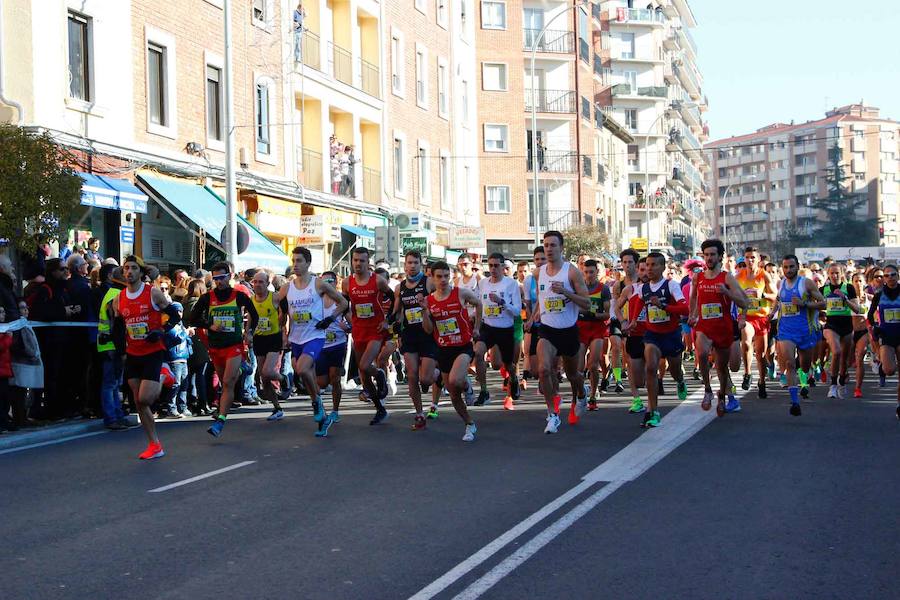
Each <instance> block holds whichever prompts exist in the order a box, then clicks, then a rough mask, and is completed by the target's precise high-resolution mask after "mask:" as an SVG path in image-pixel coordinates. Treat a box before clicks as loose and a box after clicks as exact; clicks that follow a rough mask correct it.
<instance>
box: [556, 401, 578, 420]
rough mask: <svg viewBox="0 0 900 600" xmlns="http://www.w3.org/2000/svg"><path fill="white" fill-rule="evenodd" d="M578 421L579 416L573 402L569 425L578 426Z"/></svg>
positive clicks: (570, 409)
mask: <svg viewBox="0 0 900 600" xmlns="http://www.w3.org/2000/svg"><path fill="white" fill-rule="evenodd" d="M557 397H558V396H557ZM578 421H579V418H578V415H577V414H575V400H572V405H571V406H570V407H569V425H577V424H578Z"/></svg>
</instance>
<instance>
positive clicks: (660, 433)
mask: <svg viewBox="0 0 900 600" xmlns="http://www.w3.org/2000/svg"><path fill="white" fill-rule="evenodd" d="M741 395H743V394H741ZM702 397H703V390H702V389H700V390H698V391H696V392H694V393H693V394H691V396H690V397H689V398H688V399H687V400H685V401H684V402H682V403H681V404H679V405H678V406H676V407H675V408H674V409H673V410H671V411H669V412H668V413H667V414H666V416H665V418H664V419H663V426H662V427H659V428H656V429H652V430H650V431H646V432H644V433H643V434H642V435H641V436H640V437H638V438H636V439H635V440H634V441H633V442H631V443H630V444H628V446H626V447H625V448H623V449H622V450H620V451H619V452H618V453H616V454H615V455H613V456H612V457H611V458H609V459H608V460H606V461H605V462H603V463H602V464H600V465H599V466H598V467H597V468H595V469H593V470H592V471H590V472H589V473H587V474H586V475H585V476H584V477H582V482H581V483H580V484H578V485H576V486H575V487H573V488H572V489H570V490H569V491H567V492H566V493H564V494H563V495H561V496H559V497H558V498H556V499H555V500H553V501H552V502H550V503H548V504H547V505H545V506H544V507H543V508H541V509H540V510H538V511H537V512H535V513H533V514H532V515H531V516H529V517H528V518H527V519H525V520H524V521H522V522H520V523H519V524H517V525H515V526H514V527H513V528H511V529H509V530H508V531H507V532H506V533H504V534H502V535H501V536H500V537H498V538H497V539H495V540H493V541H492V542H490V543H488V544H487V545H486V546H484V547H483V548H481V549H480V550H478V551H477V552H476V553H475V554H473V555H472V556H470V557H469V558H467V559H466V560H464V561H463V562H461V563H459V564H458V565H456V566H455V567H454V568H453V569H451V570H450V571H448V572H447V573H446V574H444V575H443V576H441V577H440V578H438V579H436V580H435V581H434V582H432V583H431V584H429V585H428V586H426V587H425V588H423V589H422V590H420V591H419V592H418V593H416V594H415V595H413V596H412V597H411V598H412V599H413V600H428V599H430V598H433V597H434V596H436V595H437V594H439V593H441V592H442V591H443V590H445V589H446V588H447V587H449V586H450V585H452V584H453V583H454V582H456V581H457V580H458V579H460V578H461V577H462V576H463V575H465V574H466V573H468V572H469V571H471V570H472V569H474V568H475V567H477V566H478V565H480V564H482V563H484V562H485V561H486V560H487V559H488V558H490V557H491V556H492V555H494V554H496V553H497V552H499V551H500V550H502V549H503V548H504V547H505V546H507V545H508V544H509V543H510V542H512V541H513V540H515V539H516V538H517V537H519V536H520V535H522V534H523V533H525V532H526V531H528V530H529V529H531V528H532V527H534V526H535V525H536V524H537V523H539V522H540V521H541V520H543V519H544V518H545V517H547V516H549V515H550V514H552V513H553V512H555V511H557V510H558V509H559V508H561V507H563V506H564V505H565V504H567V503H568V502H569V501H570V500H572V499H573V498H575V497H576V496H578V495H579V494H581V493H582V492H584V491H586V490H588V489H589V488H591V487H593V486H594V485H596V484H597V483H600V482H609V483H607V485H605V486H604V487H603V488H601V489H600V490H598V491H597V492H595V493H594V494H592V495H591V496H590V497H588V498H587V499H586V500H584V501H582V502H581V503H579V504H577V505H576V506H575V507H573V508H571V509H570V510H569V511H568V512H567V513H566V514H565V515H564V516H563V517H562V518H560V519H559V520H557V521H555V522H554V523H553V524H552V525H550V526H549V527H547V528H546V529H544V530H543V531H541V532H540V533H539V534H538V535H536V536H535V537H534V538H532V539H531V540H529V541H528V542H526V543H525V544H523V545H522V546H520V547H519V549H518V550H516V551H515V552H514V553H513V554H511V555H510V556H508V557H507V558H506V559H504V560H503V561H501V562H500V563H499V564H498V565H497V566H495V567H494V568H493V569H491V570H490V571H488V572H487V573H486V574H485V575H483V576H482V577H480V578H479V579H477V580H476V581H474V582H473V583H472V584H470V585H469V586H468V587H467V588H466V589H465V590H463V591H462V592H461V593H460V594H459V595H458V596H456V599H459V600H462V599H466V600H473V599H474V598H478V597H479V596H481V595H482V594H483V593H484V592H486V591H487V590H488V589H490V588H491V587H492V586H493V585H495V584H496V583H497V582H498V581H500V580H501V579H503V578H504V577H506V576H507V575H508V574H509V573H511V572H512V571H513V570H515V569H516V568H517V567H518V566H519V565H521V564H522V563H523V562H525V561H526V560H528V559H529V558H531V557H532V556H533V555H534V554H535V553H537V552H538V551H539V550H540V549H541V548H543V547H544V546H546V545H547V544H548V543H550V542H551V541H552V540H553V539H555V538H556V537H557V536H559V535H560V534H561V533H563V532H564V531H565V530H566V529H568V528H569V527H571V526H572V525H573V524H574V523H575V522H576V521H577V520H578V519H580V518H581V517H583V516H584V515H585V514H587V513H588V511H590V510H591V509H592V508H594V507H596V506H597V505H598V504H600V503H601V502H603V500H605V499H606V498H608V497H609V496H610V495H611V494H612V493H613V492H615V491H616V490H617V489H619V488H620V487H621V486H622V485H624V484H625V483H627V482H629V481H633V480H634V479H636V478H637V477H639V476H640V475H641V474H643V473H644V472H645V471H647V469H649V468H650V467H652V466H653V465H655V464H656V463H657V462H659V461H660V460H662V459H663V458H664V457H665V456H667V455H668V454H669V453H670V452H672V450H674V449H675V448H677V447H678V446H680V445H681V444H682V443H684V442H685V441H687V440H688V439H690V438H691V436H693V435H694V434H696V433H697V432H698V431H700V430H701V429H703V427H704V426H706V425H707V424H709V423H710V422H711V421H712V420H714V418H715V413H714V412H712V411H702V410H700V406H699V400H700V399H701V398H702ZM456 599H454V600H456Z"/></svg>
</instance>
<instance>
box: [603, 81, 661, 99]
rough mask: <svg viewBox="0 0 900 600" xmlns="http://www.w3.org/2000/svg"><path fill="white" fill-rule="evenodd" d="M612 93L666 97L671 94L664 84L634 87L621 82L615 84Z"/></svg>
mask: <svg viewBox="0 0 900 600" xmlns="http://www.w3.org/2000/svg"><path fill="white" fill-rule="evenodd" d="M612 94H613V96H644V97H646V98H663V99H665V98H666V97H667V96H668V95H669V90H668V88H666V87H665V86H662V85H657V86H650V87H639V88H634V87H632V86H631V84H629V83H620V84H618V85H615V86H613V88H612Z"/></svg>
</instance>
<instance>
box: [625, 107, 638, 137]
mask: <svg viewBox="0 0 900 600" xmlns="http://www.w3.org/2000/svg"><path fill="white" fill-rule="evenodd" d="M625 127H627V128H628V130H629V131H637V128H638V112H637V109H636V108H626V109H625Z"/></svg>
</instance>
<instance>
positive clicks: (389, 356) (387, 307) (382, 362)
mask: <svg viewBox="0 0 900 600" xmlns="http://www.w3.org/2000/svg"><path fill="white" fill-rule="evenodd" d="M374 272H375V275H377V276H379V277H382V278H383V279H384V280H385V281H387V282H388V286H389V287H390V288H391V289H392V290H394V293H393V294H390V295H388V294H381V299H380V302H381V308H382V310H383V311H384V314H385V316H386V317H388V320H389V321H390V327H389V328H388V329H387V331H386V332H385V335H384V341H383V342H382V344H381V350H380V351H379V352H378V356H376V357H375V367H376V368H378V369H380V370H382V371H384V374H385V378H386V380H387V387H388V393H387V395H388V396H394V395H396V394H397V369H396V368H395V365H394V353H395V352H396V351H397V348H399V346H400V324H399V323H397V322H396V320H394V318H393V317H394V314H393V313H394V301H395V300H396V295H397V291H396V290H397V288H398V287H400V282H399V281H397V280H396V279H391V274H390V273H389V272H388V270H387V269H385V268H383V267H375V271H374Z"/></svg>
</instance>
